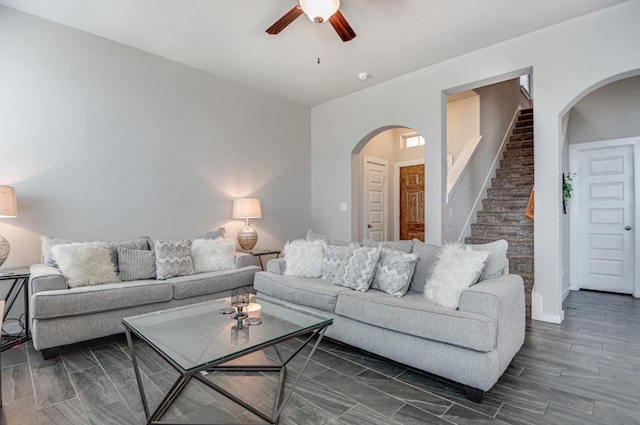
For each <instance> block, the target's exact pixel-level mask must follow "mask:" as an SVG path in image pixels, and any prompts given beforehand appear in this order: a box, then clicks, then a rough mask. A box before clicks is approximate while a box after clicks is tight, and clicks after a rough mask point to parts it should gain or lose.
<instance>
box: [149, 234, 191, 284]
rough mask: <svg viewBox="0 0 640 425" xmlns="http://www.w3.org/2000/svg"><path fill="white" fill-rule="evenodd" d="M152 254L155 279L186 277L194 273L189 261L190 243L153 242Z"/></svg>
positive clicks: (186, 241) (187, 241)
mask: <svg viewBox="0 0 640 425" xmlns="http://www.w3.org/2000/svg"><path fill="white" fill-rule="evenodd" d="M153 252H154V253H155V255H156V274H157V277H156V278H157V279H159V280H164V279H168V278H170V277H174V276H188V275H191V274H193V273H194V270H193V260H192V259H191V241H190V240H185V241H168V240H159V239H154V240H153Z"/></svg>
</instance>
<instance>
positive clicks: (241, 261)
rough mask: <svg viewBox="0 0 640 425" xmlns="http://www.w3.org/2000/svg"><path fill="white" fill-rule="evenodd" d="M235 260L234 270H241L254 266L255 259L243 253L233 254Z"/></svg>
mask: <svg viewBox="0 0 640 425" xmlns="http://www.w3.org/2000/svg"><path fill="white" fill-rule="evenodd" d="M233 255H234V257H235V260H236V268H237V269H241V268H242V267H248V266H255V265H256V264H255V262H256V259H255V257H254V256H253V255H251V254H247V253H244V252H235V253H234V254H233Z"/></svg>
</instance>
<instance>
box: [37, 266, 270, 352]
mask: <svg viewBox="0 0 640 425" xmlns="http://www.w3.org/2000/svg"><path fill="white" fill-rule="evenodd" d="M234 257H235V265H236V267H235V268H234V269H231V270H225V271H217V272H206V273H198V274H192V275H188V276H178V277H172V278H169V279H166V280H155V279H149V280H131V281H122V282H115V283H105V284H99V285H93V286H81V287H75V288H69V287H68V285H67V281H66V279H65V277H64V276H63V275H62V273H61V271H60V270H59V269H58V268H57V267H53V266H48V265H45V264H34V265H32V266H31V267H30V270H31V277H30V279H29V287H28V290H29V299H30V302H29V317H30V320H31V323H30V325H31V326H30V327H31V336H32V339H33V346H34V348H35V349H36V350H42V351H43V355H44V356H45V357H50V356H51V355H54V354H55V352H56V350H55V348H54V347H59V346H62V345H67V344H72V343H76V342H80V341H84V340H88V339H93V338H98V337H103V336H108V335H113V334H117V333H121V332H123V331H124V329H123V327H122V319H123V318H124V317H128V316H134V315H137V314H142V313H148V312H152V311H157V310H164V309H167V308H172V307H179V306H183V305H187V304H194V303H198V302H203V301H208V300H211V299H217V298H223V297H226V296H229V295H230V293H231V290H233V289H235V288H240V287H245V286H246V287H249V288H251V285H252V284H253V279H254V275H255V273H256V272H257V271H258V270H260V268H259V267H257V266H255V265H254V262H255V258H254V257H253V256H252V255H249V254H243V253H236V254H235V256H234Z"/></svg>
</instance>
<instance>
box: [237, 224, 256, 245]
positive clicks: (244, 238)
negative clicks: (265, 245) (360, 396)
mask: <svg viewBox="0 0 640 425" xmlns="http://www.w3.org/2000/svg"><path fill="white" fill-rule="evenodd" d="M238 243H239V244H240V246H241V247H242V249H244V250H245V251H249V250H251V249H253V247H254V246H256V243H258V233H257V232H256V231H255V230H254V229H253V228H252V227H251V226H250V225H248V224H245V225H244V227H243V228H242V229H240V232H238Z"/></svg>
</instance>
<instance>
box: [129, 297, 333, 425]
mask: <svg viewBox="0 0 640 425" xmlns="http://www.w3.org/2000/svg"><path fill="white" fill-rule="evenodd" d="M255 302H257V303H258V304H259V305H260V306H261V309H260V310H258V311H253V312H250V313H249V316H250V317H253V318H260V319H262V323H261V324H259V325H255V326H248V325H247V324H245V323H244V322H243V321H238V320H235V319H232V315H231V314H221V312H220V311H221V310H222V309H224V308H228V307H229V306H230V300H229V299H228V298H227V299H221V300H214V301H208V302H204V303H199V304H192V305H188V306H184V307H177V308H172V309H169V310H162V311H157V312H153V313H147V314H142V315H139V316H133V317H127V318H125V319H123V320H122V322H123V324H124V327H125V333H126V336H127V342H128V344H129V351H130V352H131V360H132V362H133V369H134V372H135V375H136V380H137V381H138V388H139V390H140V397H141V399H142V405H143V407H144V412H145V415H146V418H147V424H149V425H151V424H167V422H165V421H161V418H162V416H163V415H164V414H165V413H166V411H167V409H168V408H169V407H170V406H171V404H172V403H173V402H174V401H175V400H176V399H177V398H178V396H179V395H180V393H181V392H182V390H183V389H184V388H185V387H186V386H187V384H188V383H189V381H191V380H192V379H196V380H198V381H199V382H202V383H203V384H205V385H207V386H208V387H210V388H212V389H213V390H215V391H217V392H219V393H220V394H223V395H224V396H226V397H227V398H229V399H231V400H233V401H234V402H235V403H237V404H239V405H241V406H242V407H244V408H246V409H247V410H249V411H250V412H252V413H254V414H255V415H257V416H259V417H260V418H262V419H264V420H265V421H267V422H268V423H271V424H276V423H278V420H279V418H280V415H281V413H282V411H283V409H284V406H285V404H286V402H287V400H288V399H289V397H291V394H292V393H293V390H294V389H295V387H296V385H297V383H298V381H299V380H300V378H301V377H302V374H303V373H304V370H305V368H306V366H307V364H308V363H309V360H310V359H311V357H312V356H313V353H314V352H315V350H316V348H317V347H318V344H319V343H320V341H321V340H322V337H323V336H324V333H325V331H326V330H327V327H329V325H331V324H332V323H333V319H331V318H327V317H321V316H318V315H314V314H311V313H308V312H304V311H300V310H296V309H294V308H292V307H289V306H287V305H284V304H276V303H273V302H267V301H262V300H259V299H256V300H255ZM132 334H134V335H136V336H137V337H139V338H140V339H141V340H143V341H145V342H146V343H147V344H149V346H151V348H152V349H153V350H155V351H156V352H157V353H158V354H159V355H160V356H162V357H163V358H164V359H165V360H166V361H167V362H168V363H169V364H170V365H171V366H172V367H173V368H174V369H175V370H176V371H177V372H178V373H179V375H180V376H179V377H178V379H177V380H176V382H175V383H174V384H173V386H172V387H171V389H170V390H169V392H168V393H167V394H166V396H165V397H164V398H163V399H162V401H161V402H160V404H159V405H158V407H157V408H156V409H155V411H153V412H150V410H149V405H148V403H147V399H146V396H145V391H144V387H143V385H142V379H141V375H140V369H139V367H138V362H137V359H136V347H135V346H134V344H133V340H132V337H131V335H132ZM296 337H304V338H302V339H303V342H302V343H301V344H300V347H299V348H298V349H297V350H296V351H294V352H293V354H291V355H290V356H288V357H286V358H285V357H283V356H282V354H281V350H278V347H277V344H279V343H281V342H284V341H287V340H290V339H292V338H296ZM310 344H311V350H310V351H309V354H308V355H307V358H306V359H305V361H304V363H303V366H302V367H301V369H300V371H299V372H298V374H297V376H296V377H295V379H294V380H293V381H292V383H291V385H290V386H289V387H288V391H287V393H286V394H285V381H286V378H287V364H288V363H289V362H290V361H291V360H292V359H293V358H294V357H295V356H297V355H298V354H300V352H301V351H302V349H303V348H304V347H306V346H307V345H310ZM265 348H272V349H274V350H275V353H276V356H277V358H278V362H277V364H276V363H272V364H270V365H259V364H256V365H247V364H246V363H247V362H243V363H242V364H240V365H235V364H228V365H225V363H227V362H230V361H231V360H234V359H237V358H239V357H243V356H246V355H248V354H251V353H254V352H256V351H259V350H263V349H265ZM202 371H211V372H214V371H228V372H244V371H246V372H276V373H279V382H278V386H277V390H276V396H275V402H274V405H273V409H272V412H271V414H266V413H264V412H262V411H260V410H258V409H257V408H256V407H254V406H253V405H251V404H250V403H249V402H247V401H246V400H243V399H241V398H240V397H239V396H238V395H237V394H232V393H231V392H229V391H228V390H226V389H225V388H223V387H222V386H221V385H219V384H217V383H215V382H214V381H215V374H214V375H213V377H212V379H208V378H207V377H205V376H204V375H203V374H202V373H200V372H202ZM258 402H260V400H256V403H258Z"/></svg>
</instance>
